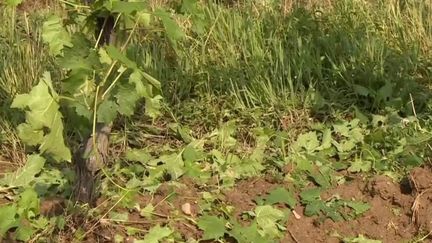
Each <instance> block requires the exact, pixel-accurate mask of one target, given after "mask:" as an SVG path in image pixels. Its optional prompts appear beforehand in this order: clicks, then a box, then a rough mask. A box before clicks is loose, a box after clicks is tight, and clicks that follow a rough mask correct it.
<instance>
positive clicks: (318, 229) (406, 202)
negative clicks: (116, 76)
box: [92, 168, 432, 243]
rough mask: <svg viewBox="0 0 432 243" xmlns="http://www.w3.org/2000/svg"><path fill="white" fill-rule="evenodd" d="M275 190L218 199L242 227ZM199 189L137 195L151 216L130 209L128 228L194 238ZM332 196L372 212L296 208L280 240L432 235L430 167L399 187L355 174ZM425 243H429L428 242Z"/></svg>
mask: <svg viewBox="0 0 432 243" xmlns="http://www.w3.org/2000/svg"><path fill="white" fill-rule="evenodd" d="M279 186H289V185H281V183H278V182H276V181H273V180H271V178H270V177H267V178H266V177H264V178H255V179H248V180H244V181H240V182H238V183H237V184H236V186H235V188H233V189H232V190H229V191H225V192H223V193H222V194H221V195H218V197H219V198H220V200H221V202H223V203H224V204H227V205H231V206H233V207H234V214H235V215H236V216H237V218H238V220H239V222H241V223H243V224H247V222H246V221H242V220H241V215H242V213H243V212H245V211H250V210H253V209H254V208H255V206H256V203H255V200H256V199H257V198H259V197H261V196H265V195H266V194H267V193H268V192H270V191H271V190H273V189H275V188H276V187H279ZM203 191H205V190H203V189H202V188H199V186H198V184H197V183H195V182H194V181H193V180H191V179H188V178H183V179H181V180H180V183H166V184H163V185H162V186H160V187H159V189H158V190H157V191H156V193H155V194H154V195H153V196H150V195H145V196H143V195H139V196H137V198H136V199H137V200H138V202H139V205H140V207H141V208H143V207H145V206H146V205H148V204H149V203H152V204H153V205H154V206H155V211H154V217H153V218H152V219H144V218H143V217H141V216H140V215H139V212H137V211H134V212H132V213H131V214H130V215H129V220H130V223H129V224H128V225H129V226H134V227H136V228H140V229H143V230H144V231H145V230H148V229H150V228H151V227H152V226H154V225H155V224H160V225H169V226H170V227H172V228H173V229H175V232H177V233H179V234H180V235H182V236H183V238H184V239H191V238H194V239H199V238H200V237H201V236H202V232H201V231H200V230H199V229H198V228H197V227H196V226H195V225H194V223H193V221H194V220H195V221H196V220H197V219H198V218H199V215H198V214H199V211H200V208H199V206H198V202H199V201H200V200H201V195H202V192H203ZM335 195H337V196H339V197H341V198H343V199H347V200H349V199H355V200H358V201H364V202H368V204H369V205H370V206H371V208H370V210H369V211H367V212H366V213H365V214H364V215H362V216H360V217H359V218H357V219H355V220H351V221H341V222H334V221H332V220H331V219H325V220H324V221H318V218H317V217H306V216H304V214H303V211H304V207H303V206H301V205H299V206H298V207H297V208H295V211H296V213H297V214H298V215H299V216H300V217H299V218H298V219H297V218H296V217H294V215H292V216H291V217H290V218H289V220H288V222H287V224H286V227H287V232H286V234H285V237H284V238H283V239H282V240H281V241H280V242H294V243H297V242H302V243H303V242H305V243H308V242H311V243H312V242H342V239H343V238H344V237H358V236H359V235H364V236H365V237H367V238H372V239H377V240H381V241H382V242H408V241H409V240H411V239H413V238H415V237H416V236H418V235H419V233H422V234H424V233H427V232H431V231H432V170H431V169H430V168H415V169H414V170H412V172H411V174H410V176H409V178H407V180H405V181H403V182H402V183H400V184H398V183H395V182H394V181H392V180H391V179H390V178H389V177H386V176H382V175H378V176H374V177H372V178H363V177H361V176H354V177H352V178H351V179H350V180H349V181H347V182H346V183H344V184H342V185H339V186H337V187H335V188H333V189H330V190H327V191H325V192H323V193H322V195H321V197H322V199H323V200H326V199H328V198H330V197H334V196H335ZM185 203H188V204H190V214H189V215H186V214H185V212H184V211H183V210H182V205H184V204H185ZM279 206H280V205H279ZM107 208H109V207H107ZM185 216H186V217H185ZM187 218H190V219H192V220H188V219H187ZM173 219H176V220H173ZM104 227H105V228H106V227H107V226H106V225H105V226H104ZM110 227H112V228H111V229H110V230H109V229H105V230H101V229H102V228H101V229H99V230H96V231H98V235H97V236H93V237H94V238H92V239H98V240H99V241H100V240H101V234H103V238H105V239H112V237H113V236H114V235H113V234H114V233H116V234H118V233H119V231H120V230H119V229H120V228H115V227H116V226H115V225H111V226H110ZM109 234H112V235H109ZM101 242H108V241H104V240H102V241H101ZM424 242H432V239H429V241H427V240H426V241H424Z"/></svg>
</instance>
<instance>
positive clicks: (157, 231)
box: [135, 225, 173, 243]
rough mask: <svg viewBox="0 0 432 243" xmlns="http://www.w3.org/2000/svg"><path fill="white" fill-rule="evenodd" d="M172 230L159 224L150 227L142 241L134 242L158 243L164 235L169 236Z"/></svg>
mask: <svg viewBox="0 0 432 243" xmlns="http://www.w3.org/2000/svg"><path fill="white" fill-rule="evenodd" d="M172 233H173V231H172V230H171V229H170V228H168V227H160V226H159V225H157V226H155V227H153V228H151V229H150V231H149V232H148V233H147V234H146V236H145V237H144V240H142V241H139V240H138V241H135V242H136V243H159V241H161V240H163V239H164V238H165V237H168V236H170V235H171V234H172Z"/></svg>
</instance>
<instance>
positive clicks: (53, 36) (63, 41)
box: [42, 15, 72, 56]
mask: <svg viewBox="0 0 432 243" xmlns="http://www.w3.org/2000/svg"><path fill="white" fill-rule="evenodd" d="M42 39H43V41H44V42H45V43H46V44H48V46H49V49H50V53H51V54H52V55H54V56H58V55H62V50H63V48H64V47H65V46H68V47H71V46H72V43H71V37H70V35H69V33H68V32H67V31H66V29H65V28H64V27H63V23H62V20H61V18H60V17H58V16H56V15H52V16H50V17H49V18H48V19H47V20H46V21H45V22H44V24H43V28H42Z"/></svg>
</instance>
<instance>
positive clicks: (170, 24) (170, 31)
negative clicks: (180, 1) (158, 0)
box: [154, 9, 185, 43]
mask: <svg viewBox="0 0 432 243" xmlns="http://www.w3.org/2000/svg"><path fill="white" fill-rule="evenodd" d="M154 14H155V15H156V16H157V17H159V18H160V19H161V20H162V24H163V26H164V28H165V31H166V34H167V36H168V38H169V39H170V40H171V41H172V42H173V43H175V42H176V41H178V40H181V39H183V38H184V37H185V33H184V32H183V31H182V29H181V28H180V27H179V26H178V24H177V23H176V22H175V21H174V19H172V18H171V16H170V14H169V13H168V12H166V11H164V10H163V9H157V10H156V11H155V13H154Z"/></svg>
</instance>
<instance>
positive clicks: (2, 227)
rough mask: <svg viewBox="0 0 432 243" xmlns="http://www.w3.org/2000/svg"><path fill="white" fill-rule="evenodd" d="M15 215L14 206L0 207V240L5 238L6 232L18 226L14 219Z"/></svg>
mask: <svg viewBox="0 0 432 243" xmlns="http://www.w3.org/2000/svg"><path fill="white" fill-rule="evenodd" d="M16 213H17V208H16V206H15V205H10V206H1V207H0V219H1V220H0V239H2V238H3V237H4V236H5V234H6V232H7V231H8V230H10V229H11V228H13V227H16V226H18V220H17V219H16V218H15V216H16Z"/></svg>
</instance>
